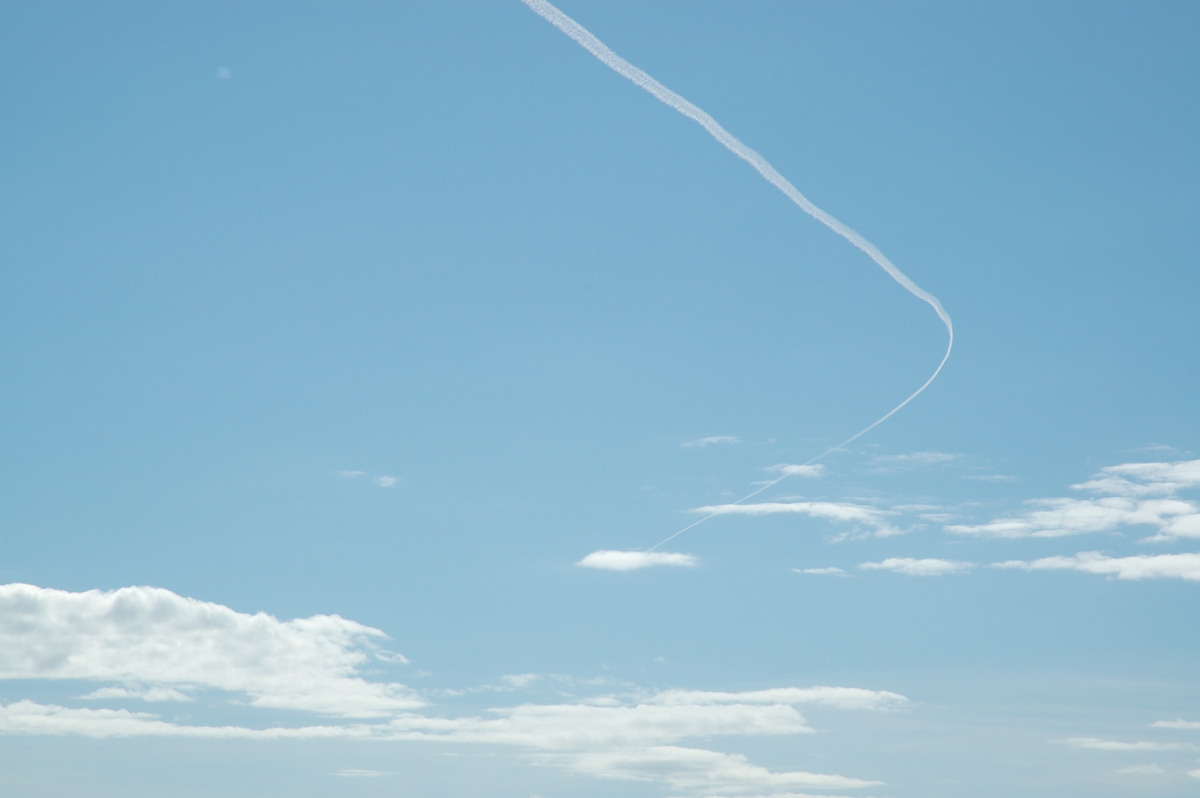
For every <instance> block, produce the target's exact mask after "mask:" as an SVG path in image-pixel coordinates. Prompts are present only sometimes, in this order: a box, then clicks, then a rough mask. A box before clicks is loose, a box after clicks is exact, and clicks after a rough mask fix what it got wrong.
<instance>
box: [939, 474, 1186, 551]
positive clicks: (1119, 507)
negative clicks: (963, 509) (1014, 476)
mask: <svg viewBox="0 0 1200 798" xmlns="http://www.w3.org/2000/svg"><path fill="white" fill-rule="evenodd" d="M1197 486H1200V460H1191V461H1185V462H1175V463H1128V464H1125V465H1118V466H1110V467H1108V468H1105V469H1103V470H1101V471H1100V473H1099V474H1097V475H1096V476H1095V478H1093V479H1092V480H1090V481H1088V482H1083V483H1080V484H1078V485H1073V486H1072V487H1073V488H1074V489H1075V490H1085V491H1089V492H1093V493H1101V494H1108V495H1102V496H1100V497H1098V498H1090V499H1075V498H1053V499H1038V500H1035V501H1031V502H1029V506H1030V507H1031V508H1032V509H1030V510H1028V511H1026V512H1025V513H1024V514H1022V515H1018V516H1014V517H1007V518H1000V519H997V520H995V521H991V522H988V523H984V524H955V525H951V526H947V527H946V529H947V530H949V531H951V532H954V533H957V534H961V535H974V536H978V537H997V538H1030V537H1035V538H1049V537H1063V536H1066V535H1082V534H1089V533H1095V532H1114V531H1117V530H1119V529H1120V528H1121V527H1125V526H1148V527H1151V528H1153V529H1155V530H1156V534H1154V535H1152V536H1151V537H1148V538H1146V540H1147V541H1166V540H1177V539H1180V538H1200V505H1198V504H1197V503H1196V502H1193V501H1186V500H1184V499H1179V498H1175V496H1174V494H1175V493H1177V492H1179V491H1182V490H1184V489H1188V488H1195V487H1197Z"/></svg>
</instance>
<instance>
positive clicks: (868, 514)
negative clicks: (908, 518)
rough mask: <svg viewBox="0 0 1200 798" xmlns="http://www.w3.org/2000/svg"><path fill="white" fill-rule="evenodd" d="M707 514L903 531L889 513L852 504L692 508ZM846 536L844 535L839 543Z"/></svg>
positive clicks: (878, 533)
mask: <svg viewBox="0 0 1200 798" xmlns="http://www.w3.org/2000/svg"><path fill="white" fill-rule="evenodd" d="M691 512H693V513H703V514H704V515H709V516H714V515H780V514H797V515H807V516H811V517H812V518H821V519H824V520H827V521H833V522H835V523H852V524H859V525H860V526H867V527H869V528H870V529H871V530H872V532H871V535H870V536H872V537H880V538H885V537H890V536H892V535H899V534H901V530H899V529H897V528H895V527H893V526H891V525H889V524H888V523H887V522H886V520H885V519H886V516H887V513H885V512H884V511H882V510H878V509H876V508H874V507H868V506H866V505H862V504H852V503H850V502H758V503H756V504H736V503H734V504H713V505H708V506H705V507H697V508H695V509H693V510H692V511H691ZM845 537H847V536H846V535H841V536H839V537H838V540H841V539H843V538H845Z"/></svg>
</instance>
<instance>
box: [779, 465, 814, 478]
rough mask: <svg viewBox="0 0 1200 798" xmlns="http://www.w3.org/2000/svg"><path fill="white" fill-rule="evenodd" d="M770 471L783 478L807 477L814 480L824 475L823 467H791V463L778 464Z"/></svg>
mask: <svg viewBox="0 0 1200 798" xmlns="http://www.w3.org/2000/svg"><path fill="white" fill-rule="evenodd" d="M770 470H771V471H776V472H778V473H779V474H780V475H782V476H785V477H809V478H815V477H819V476H822V475H823V474H824V473H825V466H823V465H821V464H820V463H817V464H815V465H792V464H791V463H779V464H778V465H773V466H771V468H770Z"/></svg>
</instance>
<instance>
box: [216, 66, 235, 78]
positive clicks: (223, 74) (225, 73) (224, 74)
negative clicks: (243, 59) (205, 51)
mask: <svg viewBox="0 0 1200 798" xmlns="http://www.w3.org/2000/svg"><path fill="white" fill-rule="evenodd" d="M232 77H233V70H232V69H230V68H229V67H226V66H223V67H217V80H230V79H231V78H232Z"/></svg>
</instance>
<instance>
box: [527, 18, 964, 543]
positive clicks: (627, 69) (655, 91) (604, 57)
mask: <svg viewBox="0 0 1200 798" xmlns="http://www.w3.org/2000/svg"><path fill="white" fill-rule="evenodd" d="M521 2H523V3H525V5H527V6H529V8H530V9H532V10H533V11H534V12H535V13H537V14H538V15H539V16H541V17H542V18H543V19H545V20H546V21H547V22H549V23H550V24H551V25H553V26H554V27H556V28H558V29H559V30H560V31H562V32H563V33H565V34H567V35H568V36H570V37H571V38H572V39H574V40H575V41H576V42H577V43H578V44H579V45H580V46H582V47H583V48H584V49H585V50H587V51H588V52H589V53H591V54H592V55H594V56H595V57H596V58H597V59H599V60H600V63H602V64H604V65H605V66H606V67H608V68H609V69H611V70H612V71H613V72H616V73H617V74H618V75H620V76H621V77H623V78H625V79H626V80H629V81H630V82H632V83H633V84H635V85H637V86H639V87H641V88H643V89H645V90H646V91H648V92H649V93H650V94H651V95H653V96H654V98H655V99H657V100H658V101H660V102H662V103H664V104H665V105H668V106H670V107H671V108H673V109H675V110H676V111H678V112H679V113H681V114H683V115H684V116H686V117H687V118H689V119H691V120H693V121H694V122H696V123H697V124H699V125H700V126H701V127H703V128H704V129H705V130H707V131H708V132H709V135H711V136H712V137H713V138H714V139H716V140H717V141H719V142H720V143H721V145H722V146H724V147H725V149H727V150H729V151H730V152H732V153H733V154H734V155H736V156H737V157H739V158H741V159H742V160H744V161H746V163H748V164H750V165H751V166H752V167H754V169H755V171H757V172H758V173H759V174H760V175H762V176H763V177H764V178H765V179H766V180H767V182H768V183H770V184H771V185H773V186H775V188H777V189H779V190H780V191H781V192H783V194H784V196H786V197H787V198H788V199H790V200H791V201H792V202H794V203H795V204H796V205H797V206H799V208H800V210H802V211H804V212H805V213H807V214H808V215H809V216H811V217H813V218H814V219H816V220H817V221H818V222H820V223H821V224H823V225H825V226H826V227H828V228H829V229H830V230H832V231H833V232H835V233H837V234H838V235H840V236H841V237H842V238H844V239H846V240H847V241H849V242H850V243H851V244H853V245H854V246H856V247H858V248H859V249H860V250H862V251H863V252H865V253H866V255H867V257H869V258H870V259H871V260H873V261H874V262H875V264H876V265H877V266H879V268H881V269H883V270H884V271H885V272H887V273H888V276H889V277H891V278H892V279H893V280H895V281H896V282H897V283H899V284H900V285H901V286H902V287H903V288H904V290H906V291H908V292H909V293H910V294H912V295H913V296H915V297H916V298H917V299H920V300H921V301H922V302H925V303H926V304H927V305H929V306H930V307H931V308H933V311H934V313H936V314H937V316H938V318H939V319H941V320H942V324H944V325H945V326H946V335H947V342H946V353H945V354H944V355H942V359H941V362H939V363H938V365H937V368H936V369H934V370H933V373H932V374H931V375H929V378H928V379H927V380H925V382H923V383H921V387H919V388H917V390H915V391H913V392H912V394H910V395H909V396H908V398H907V399H905V400H904V401H903V402H901V403H900V404H898V405H896V406H895V407H893V408H892V409H891V410H889V411H888V412H887V413H885V414H884V415H883V416H881V417H880V418H878V419H876V420H875V421H873V422H872V423H871V424H868V425H867V426H865V427H863V428H862V429H861V430H859V431H858V432H856V433H854V434H853V435H851V436H850V437H849V438H847V439H846V440H844V441H842V442H841V443H839V444H838V445H837V446H832V447H830V448H828V449H826V450H825V451H823V452H821V453H820V454H818V455H817V456H816V457H813V458H812V459H810V460H808V461H807V462H805V463H804V465H811V464H812V463H815V462H817V461H818V460H821V459H822V458H824V457H825V456H826V455H828V454H830V453H831V452H834V451H837V450H838V449H840V448H842V447H843V446H846V445H847V444H849V443H852V442H854V441H855V440H857V439H859V438H860V437H862V436H863V435H866V434H867V433H868V432H870V431H871V430H873V429H875V428H876V427H878V426H879V425H880V424H882V423H883V422H885V421H887V420H888V419H889V418H891V417H892V416H893V415H895V414H896V412H897V411H899V410H900V409H901V408H902V407H904V406H905V405H907V404H908V403H909V402H911V401H912V400H913V399H916V398H917V397H918V396H920V395H921V393H922V392H923V391H924V390H925V389H926V388H928V387H929V385H930V383H932V382H933V381H934V379H936V378H937V376H938V374H940V373H941V371H942V367H943V366H945V365H946V361H947V360H949V359H950V350H951V349H953V348H954V325H953V323H951V321H950V315H949V314H948V313H946V310H945V308H943V307H942V303H941V302H939V301H938V299H937V297H935V296H934V295H933V294H931V293H929V292H928V291H926V290H925V289H923V288H921V287H920V286H919V285H917V284H916V283H914V282H913V281H912V280H910V279H909V277H908V275H906V274H905V273H904V272H902V271H900V269H899V268H897V267H896V264H894V263H892V262H891V261H890V260H888V258H887V256H886V255H884V254H883V253H882V252H880V251H879V249H878V248H877V247H876V246H875V245H874V244H872V243H871V242H870V241H868V240H867V239H865V238H863V237H862V236H861V235H859V234H858V233H856V232H855V231H854V230H852V229H851V228H850V227H847V226H846V225H845V224H843V223H842V222H840V221H838V220H837V219H835V218H834V217H833V216H831V215H830V214H828V213H826V212H825V211H823V210H821V209H820V208H818V207H817V206H816V205H814V204H813V203H812V202H811V201H810V200H809V199H808V197H806V196H804V195H803V194H801V193H800V191H799V189H797V188H796V187H795V186H793V185H792V184H791V183H790V182H789V181H788V179H787V178H785V177H784V176H783V175H781V174H779V172H777V171H775V167H773V166H771V164H770V163H768V162H767V159H766V158H764V157H762V156H761V155H759V154H758V153H757V152H755V151H754V150H752V149H750V148H749V147H747V146H746V145H745V144H743V143H742V142H741V141H739V140H738V139H737V138H736V137H734V135H733V134H732V133H730V132H729V131H728V130H726V129H725V128H723V127H721V125H720V124H718V123H717V120H715V119H713V118H712V117H711V116H709V115H708V113H707V112H705V111H704V110H703V109H702V108H700V107H699V106H697V105H694V104H693V103H691V102H689V101H688V100H686V99H684V98H683V97H681V96H679V95H678V94H676V93H675V92H673V91H671V90H670V89H668V88H667V87H666V86H664V85H662V84H661V83H659V82H658V81H657V80H655V79H654V78H652V77H650V76H649V75H648V74H646V73H645V72H643V71H642V70H640V69H638V68H637V67H635V66H634V65H633V64H631V63H629V62H628V61H626V60H625V59H624V58H622V57H621V56H619V55H617V54H616V53H614V52H613V51H612V50H610V49H609V48H608V46H607V45H606V44H604V42H602V41H600V40H599V39H597V38H596V37H595V36H593V35H592V34H591V32H589V31H588V30H587V28H585V27H583V26H582V25H580V24H579V23H578V22H576V21H575V20H573V19H571V18H570V17H568V16H567V15H566V14H564V13H563V12H561V11H559V10H558V9H557V8H555V7H554V6H553V5H551V4H550V3H548V2H546V0H521ZM788 476H790V474H789V473H788V472H786V471H785V472H784V473H783V474H781V475H780V476H779V477H777V478H776V479H774V480H772V481H770V482H768V483H766V484H765V485H761V486H759V487H758V488H756V489H755V490H753V491H751V492H750V493H747V494H746V495H745V496H743V497H742V498H740V499H738V500H737V501H735V502H733V504H741V503H742V502H744V501H746V500H747V499H750V498H753V497H755V496H757V495H758V494H760V493H762V492H763V491H764V490H766V489H767V488H771V487H774V486H775V485H778V484H779V483H780V482H782V481H783V480H784V479H786V478H787V477H788ZM713 515H716V513H713V514H712V515H706V516H704V517H703V518H701V519H700V520H698V521H693V522H692V523H690V524H688V525H687V526H685V527H684V528H683V529H680V530H679V531H678V532H676V533H675V534H673V535H671V536H670V537H667V538H665V539H663V540H661V541H659V542H658V543H656V544H654V545H653V546H651V547H650V548H649V549H647V551H654V549H657V548H658V547H659V546H661V545H663V544H664V543H666V542H667V541H669V540H671V539H673V538H675V537H677V536H679V535H682V534H683V533H684V532H686V531H688V530H689V529H692V528H693V527H695V526H698V525H700V524H703V523H704V522H705V521H707V520H708V519H710V518H712V517H713Z"/></svg>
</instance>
